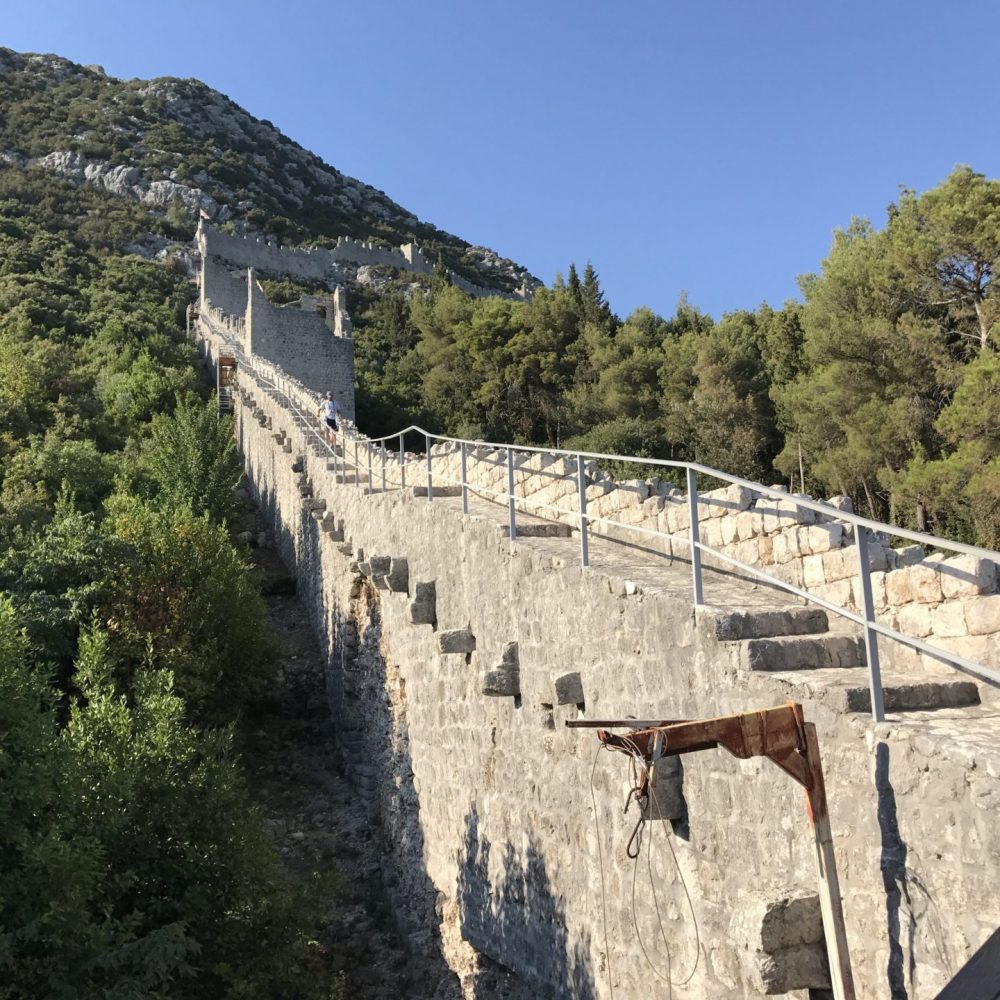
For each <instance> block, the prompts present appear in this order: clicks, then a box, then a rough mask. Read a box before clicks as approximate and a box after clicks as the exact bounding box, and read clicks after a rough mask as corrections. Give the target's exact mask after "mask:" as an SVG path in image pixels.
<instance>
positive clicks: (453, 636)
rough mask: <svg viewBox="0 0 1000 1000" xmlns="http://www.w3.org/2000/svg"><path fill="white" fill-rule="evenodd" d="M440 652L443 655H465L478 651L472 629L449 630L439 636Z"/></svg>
mask: <svg viewBox="0 0 1000 1000" xmlns="http://www.w3.org/2000/svg"><path fill="white" fill-rule="evenodd" d="M438 650H439V651H440V652H442V653H463V654H466V655H468V654H469V653H474V652H475V651H476V637H475V636H474V635H473V634H472V632H471V630H470V629H467V628H455V629H447V630H446V631H444V632H442V633H441V634H440V635H439V636H438Z"/></svg>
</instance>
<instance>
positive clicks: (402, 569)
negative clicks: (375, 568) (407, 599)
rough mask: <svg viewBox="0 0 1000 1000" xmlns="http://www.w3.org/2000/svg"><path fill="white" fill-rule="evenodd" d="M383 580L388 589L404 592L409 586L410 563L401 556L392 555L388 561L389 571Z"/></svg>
mask: <svg viewBox="0 0 1000 1000" xmlns="http://www.w3.org/2000/svg"><path fill="white" fill-rule="evenodd" d="M385 582H386V583H387V584H388V585H389V589H390V590H392V591H394V592H396V593H402V594H405V593H406V592H407V590H408V589H409V586H410V564H409V562H407V560H406V559H404V558H403V557H402V556H393V557H392V560H391V561H390V563H389V572H388V574H386V578H385Z"/></svg>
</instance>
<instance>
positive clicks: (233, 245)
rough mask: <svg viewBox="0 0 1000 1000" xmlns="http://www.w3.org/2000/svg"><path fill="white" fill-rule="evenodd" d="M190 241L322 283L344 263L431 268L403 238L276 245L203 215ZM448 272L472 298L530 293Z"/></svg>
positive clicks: (239, 261) (207, 253)
mask: <svg viewBox="0 0 1000 1000" xmlns="http://www.w3.org/2000/svg"><path fill="white" fill-rule="evenodd" d="M195 242H196V245H197V247H198V250H199V252H200V253H201V255H202V258H205V257H216V258H218V259H220V260H223V261H226V262H227V263H229V264H230V265H232V266H234V267H235V266H239V267H248V268H253V269H255V270H257V271H262V272H264V273H266V274H272V275H280V276H282V277H287V278H293V279H300V280H304V281H316V282H323V283H324V284H335V283H336V280H337V279H336V275H337V270H336V267H337V265H338V264H345V263H346V264H356V265H361V266H364V265H381V266H384V267H392V268H395V269H396V270H399V271H412V272H414V273H416V274H431V273H432V272H433V270H434V266H433V264H432V263H431V262H430V261H429V260H428V259H427V257H426V255H425V254H424V252H423V251H422V250H421V249H420V247H418V246H417V245H416V244H415V243H404V244H403V245H401V246H400V247H399V248H398V249H394V248H390V247H383V246H379V245H378V244H375V243H371V242H364V241H361V240H355V239H352V238H351V237H349V236H340V237H338V238H337V243H336V246H334V247H332V248H329V249H328V248H325V247H282V246H279V245H278V244H276V243H271V242H269V241H267V240H265V239H263V238H261V237H253V236H234V235H232V234H230V233H226V232H223V231H222V230H220V229H216V228H215V227H214V226H211V225H209V224H207V223H206V222H205V221H204V220H200V221H199V223H198V230H197V232H196V233H195ZM448 277H449V280H450V281H451V282H452V283H453V284H454V285H455V286H456V287H458V288H460V289H462V291H463V292H465V293H466V294H467V295H471V296H473V297H475V298H486V297H489V296H497V297H500V298H508V299H520V300H527V299H530V298H531V295H532V290H531V289H530V288H528V286H527V285H522V287H521V288H520V289H518V291H516V292H501V291H499V290H497V289H495V288H486V287H484V286H482V285H477V284H475V283H474V282H471V281H469V280H467V279H466V278H463V277H461V276H460V275H458V274H455V273H454V272H453V271H449V272H448Z"/></svg>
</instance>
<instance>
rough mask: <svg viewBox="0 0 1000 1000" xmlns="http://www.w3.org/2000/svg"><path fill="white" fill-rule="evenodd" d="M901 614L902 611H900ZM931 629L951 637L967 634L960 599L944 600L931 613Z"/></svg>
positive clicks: (935, 632)
mask: <svg viewBox="0 0 1000 1000" xmlns="http://www.w3.org/2000/svg"><path fill="white" fill-rule="evenodd" d="M900 614H902V611H901V612H900ZM931 625H932V628H931V631H932V632H933V633H934V634H935V635H940V636H945V637H947V638H953V637H955V636H960V635H968V634H969V626H968V625H967V624H966V621H965V605H964V604H963V603H962V602H961V601H945V602H944V603H943V604H939V605H938V606H937V607H936V608H935V609H934V610H933V612H932V613H931Z"/></svg>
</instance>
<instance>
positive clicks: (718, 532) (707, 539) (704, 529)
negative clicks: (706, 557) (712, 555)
mask: <svg viewBox="0 0 1000 1000" xmlns="http://www.w3.org/2000/svg"><path fill="white" fill-rule="evenodd" d="M701 540H702V541H703V542H704V543H705V544H706V545H708V546H711V547H712V548H713V549H717V548H719V547H720V546H721V545H722V526H721V523H720V521H719V519H718V518H712V520H710V521H702V522H701Z"/></svg>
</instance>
